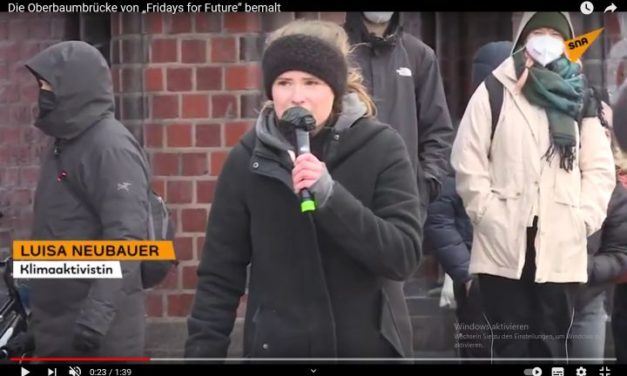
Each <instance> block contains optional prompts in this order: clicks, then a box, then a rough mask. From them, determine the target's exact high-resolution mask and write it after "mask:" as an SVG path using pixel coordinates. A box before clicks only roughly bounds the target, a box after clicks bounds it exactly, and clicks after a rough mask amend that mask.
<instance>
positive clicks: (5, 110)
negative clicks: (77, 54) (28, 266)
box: [0, 13, 76, 249]
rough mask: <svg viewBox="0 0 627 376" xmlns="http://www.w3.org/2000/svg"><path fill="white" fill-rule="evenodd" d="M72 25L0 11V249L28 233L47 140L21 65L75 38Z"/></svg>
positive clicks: (50, 16)
mask: <svg viewBox="0 0 627 376" xmlns="http://www.w3.org/2000/svg"><path fill="white" fill-rule="evenodd" d="M74 26H75V20H74V19H73V18H72V17H65V16H63V15H54V14H41V15H39V14H8V13H0V212H1V213H2V214H3V217H2V218H0V249H8V248H10V244H11V242H12V240H13V239H26V238H28V236H29V234H30V226H31V222H32V203H33V193H34V189H35V186H36V185H37V179H38V175H39V157H40V155H41V152H42V150H43V149H44V147H45V145H46V144H47V142H48V140H47V138H46V137H45V136H44V134H43V133H42V132H41V131H39V130H38V129H37V128H35V127H33V126H32V124H33V120H34V116H35V115H36V111H37V97H38V87H37V84H36V81H35V79H34V78H33V76H32V74H30V73H29V72H28V71H27V70H26V68H24V62H25V61H26V60H28V59H29V58H30V57H32V56H33V55H35V54H36V53H37V52H39V51H40V50H42V49H44V48H46V47H47V46H49V45H51V44H54V43H56V42H59V41H62V40H65V39H72V38H76V35H75V33H73V30H75V27H74Z"/></svg>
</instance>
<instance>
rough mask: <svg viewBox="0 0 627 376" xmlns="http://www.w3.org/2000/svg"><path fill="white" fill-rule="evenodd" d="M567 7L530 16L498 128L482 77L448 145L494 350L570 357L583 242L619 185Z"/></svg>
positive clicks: (504, 68)
mask: <svg viewBox="0 0 627 376" xmlns="http://www.w3.org/2000/svg"><path fill="white" fill-rule="evenodd" d="M574 35H575V33H574V31H573V28H572V25H571V23H570V18H569V16H568V14H567V13H562V12H543V13H533V12H530V13H529V12H528V13H525V14H524V15H523V17H522V20H521V24H520V27H519V31H518V33H517V37H516V38H515V39H514V49H513V54H512V57H510V58H508V59H507V60H506V61H505V62H504V63H503V64H501V65H500V66H499V67H498V68H497V69H496V70H494V72H493V74H494V76H495V77H496V79H497V80H498V81H499V82H500V83H501V84H502V86H503V88H504V92H503V103H502V109H501V111H500V116H499V119H498V122H497V124H496V129H495V131H494V134H493V135H492V124H491V123H492V121H491V120H492V119H491V110H490V103H489V99H488V93H487V90H486V86H485V84H482V85H480V86H479V87H478V88H477V90H476V91H475V93H474V94H473V96H472V97H471V99H470V102H469V104H468V107H467V108H466V111H465V114H464V116H463V118H462V121H461V123H460V126H459V130H458V133H457V137H456V138H455V141H454V143H453V150H452V155H451V162H452V166H453V168H454V169H455V172H456V176H455V177H456V188H457V192H458V193H459V195H460V196H461V197H462V200H463V202H464V207H465V209H466V212H467V213H468V216H469V217H470V220H471V221H472V223H473V243H472V253H471V255H470V268H469V272H470V273H471V274H476V275H478V277H479V284H480V290H481V299H482V302H483V306H484V309H485V312H486V318H487V320H488V321H489V323H490V328H491V331H492V334H493V337H492V346H491V349H492V350H493V354H492V355H493V356H496V357H508V358H521V357H537V358H554V359H556V358H557V359H563V358H567V357H568V353H567V348H566V342H567V341H566V338H567V337H568V335H569V330H570V328H571V325H572V321H573V316H574V307H573V305H574V294H575V292H576V289H577V287H579V286H581V284H583V283H585V282H586V281H587V280H588V270H587V264H588V263H587V261H588V255H587V250H586V238H587V237H588V236H590V235H592V234H593V233H595V232H596V231H598V230H599V229H600V228H601V225H602V224H603V221H604V220H605V217H606V215H607V208H608V203H609V201H610V197H611V195H612V192H613V190H614V187H615V185H616V178H615V171H614V160H613V157H612V152H611V148H610V145H609V141H608V138H607V137H606V135H605V133H604V128H603V127H602V125H601V123H600V121H599V119H598V117H597V112H598V111H597V108H595V107H594V106H593V104H594V102H593V101H586V100H585V97H587V93H588V89H587V88H586V84H585V77H584V75H583V73H582V66H581V64H580V62H571V61H570V60H569V59H568V58H567V57H566V56H565V54H564V47H565V46H564V40H567V39H571V38H573V36H574Z"/></svg>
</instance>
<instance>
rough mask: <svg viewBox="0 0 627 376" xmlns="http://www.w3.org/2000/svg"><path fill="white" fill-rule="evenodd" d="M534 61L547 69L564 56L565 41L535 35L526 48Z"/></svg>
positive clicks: (548, 36)
mask: <svg viewBox="0 0 627 376" xmlns="http://www.w3.org/2000/svg"><path fill="white" fill-rule="evenodd" d="M525 48H526V49H527V52H528V53H529V55H531V57H532V58H533V60H535V61H537V62H538V63H540V64H542V66H543V67H545V66H546V65H547V64H548V63H550V62H552V61H555V60H557V59H558V58H559V57H560V56H562V54H564V41H562V40H560V39H558V38H555V37H553V36H550V35H534V36H532V37H530V38H529V40H528V41H527V44H526V46H525Z"/></svg>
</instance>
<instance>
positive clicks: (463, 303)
mask: <svg viewBox="0 0 627 376" xmlns="http://www.w3.org/2000/svg"><path fill="white" fill-rule="evenodd" d="M479 290H480V287H479V280H478V278H473V281H472V283H471V285H470V291H468V293H467V292H466V285H465V284H464V283H456V284H455V286H454V290H453V291H454V292H455V301H456V302H457V310H456V314H457V321H458V325H457V330H456V347H457V350H458V354H459V357H460V358H490V345H491V341H490V338H489V336H490V330H489V327H488V322H487V321H486V319H485V316H484V312H483V305H482V303H481V292H480V291H479Z"/></svg>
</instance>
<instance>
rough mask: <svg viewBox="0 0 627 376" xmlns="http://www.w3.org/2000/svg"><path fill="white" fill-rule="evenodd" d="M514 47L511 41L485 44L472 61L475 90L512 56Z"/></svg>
mask: <svg viewBox="0 0 627 376" xmlns="http://www.w3.org/2000/svg"><path fill="white" fill-rule="evenodd" d="M512 46H513V43H512V42H510V41H498V42H491V43H487V44H484V45H483V46H481V47H480V48H479V49H478V50H477V52H476V53H475V56H474V57H473V60H472V87H473V90H475V89H477V87H478V86H479V84H481V82H483V80H485V78H486V77H488V75H489V74H490V73H492V71H493V70H495V69H496V68H497V67H498V66H499V65H501V63H503V61H505V60H506V59H507V58H508V57H509V56H510V55H511V51H512Z"/></svg>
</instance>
